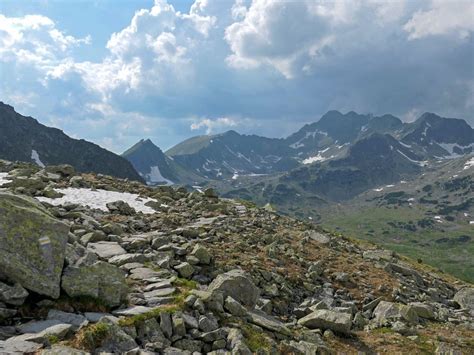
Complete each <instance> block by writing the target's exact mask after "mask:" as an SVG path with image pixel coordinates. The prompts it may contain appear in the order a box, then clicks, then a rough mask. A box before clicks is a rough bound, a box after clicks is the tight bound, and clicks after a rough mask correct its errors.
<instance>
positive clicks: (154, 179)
mask: <svg viewBox="0 0 474 355" xmlns="http://www.w3.org/2000/svg"><path fill="white" fill-rule="evenodd" d="M145 180H146V181H147V182H148V183H150V184H156V183H159V182H165V183H166V185H173V184H174V182H173V181H171V180H168V179H167V178H165V177H164V176H163V175H161V171H160V168H159V167H158V166H152V167H151V169H150V173H148V174H146V175H145Z"/></svg>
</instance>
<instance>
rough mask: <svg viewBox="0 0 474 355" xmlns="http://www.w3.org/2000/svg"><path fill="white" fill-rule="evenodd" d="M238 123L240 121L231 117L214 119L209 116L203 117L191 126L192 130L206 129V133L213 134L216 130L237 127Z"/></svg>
mask: <svg viewBox="0 0 474 355" xmlns="http://www.w3.org/2000/svg"><path fill="white" fill-rule="evenodd" d="M237 125H238V122H237V121H236V120H235V119H233V118H229V117H219V118H216V119H214V120H211V119H209V118H203V119H201V120H199V121H196V122H193V123H192V124H191V126H190V128H191V130H193V131H195V130H199V129H203V128H204V129H205V130H206V134H211V133H213V132H215V131H222V130H224V129H226V128H229V127H235V126H237Z"/></svg>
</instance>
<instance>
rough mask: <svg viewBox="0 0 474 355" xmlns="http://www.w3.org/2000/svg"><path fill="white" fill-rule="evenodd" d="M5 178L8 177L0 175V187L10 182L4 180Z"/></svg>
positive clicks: (3, 174) (6, 174) (5, 174)
mask: <svg viewBox="0 0 474 355" xmlns="http://www.w3.org/2000/svg"><path fill="white" fill-rule="evenodd" d="M7 176H8V173H0V186H3V185H5V184H7V183H9V182H10V180H7V179H6V177H7Z"/></svg>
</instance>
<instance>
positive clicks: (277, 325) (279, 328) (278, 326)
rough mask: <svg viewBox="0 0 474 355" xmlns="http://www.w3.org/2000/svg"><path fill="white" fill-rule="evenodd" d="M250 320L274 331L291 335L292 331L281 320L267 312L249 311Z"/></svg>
mask: <svg viewBox="0 0 474 355" xmlns="http://www.w3.org/2000/svg"><path fill="white" fill-rule="evenodd" d="M248 316H249V319H250V322H251V323H253V324H255V325H258V326H260V327H262V328H265V329H268V330H270V331H272V332H277V333H280V334H284V335H288V336H289V335H291V331H290V330H289V329H288V328H287V327H286V326H285V324H283V323H282V322H280V321H279V320H277V319H275V318H273V317H271V316H269V315H268V314H266V313H265V312H262V311H258V310H254V311H250V312H248Z"/></svg>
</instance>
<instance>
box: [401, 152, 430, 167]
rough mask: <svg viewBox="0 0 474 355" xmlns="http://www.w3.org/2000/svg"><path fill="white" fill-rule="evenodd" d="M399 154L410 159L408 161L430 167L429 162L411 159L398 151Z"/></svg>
mask: <svg viewBox="0 0 474 355" xmlns="http://www.w3.org/2000/svg"><path fill="white" fill-rule="evenodd" d="M397 152H399V153H400V154H401V155H402V156H403V157H404V158H405V159H408V160H409V161H411V162H412V163H415V164H418V165H419V166H426V165H428V162H427V161H418V160H413V159H410V158H409V157H408V156H406V155H405V154H403V152H401V151H400V150H399V149H397Z"/></svg>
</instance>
